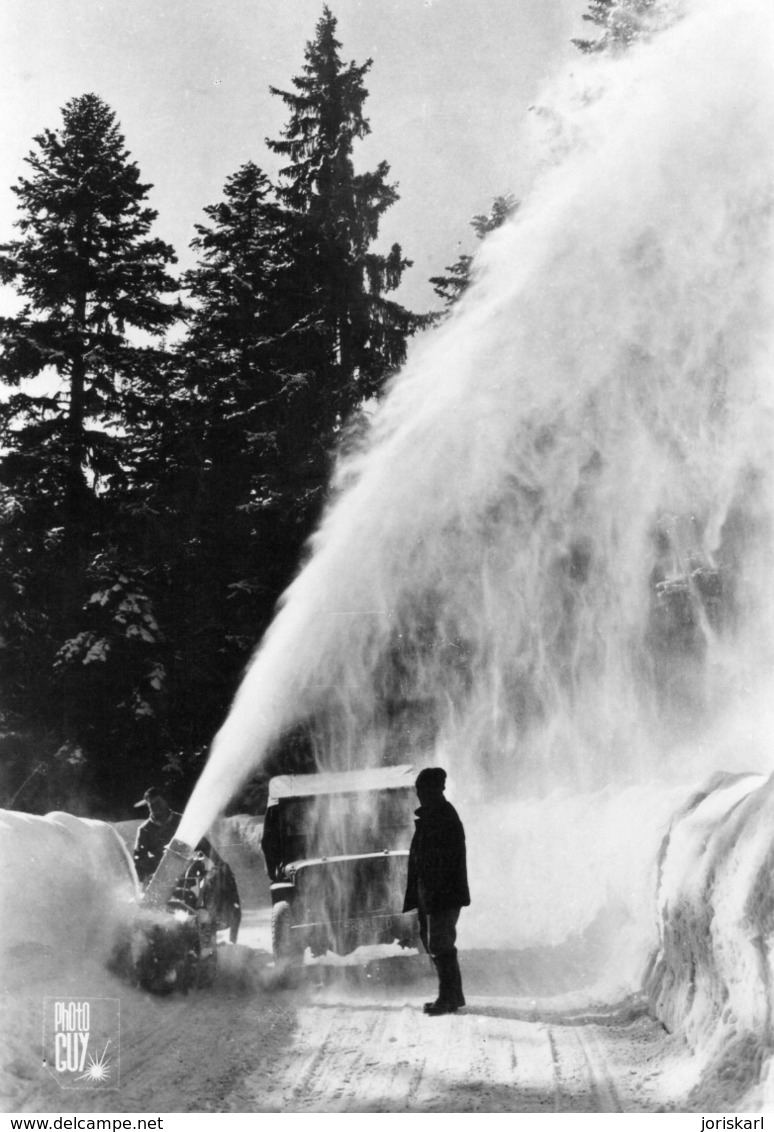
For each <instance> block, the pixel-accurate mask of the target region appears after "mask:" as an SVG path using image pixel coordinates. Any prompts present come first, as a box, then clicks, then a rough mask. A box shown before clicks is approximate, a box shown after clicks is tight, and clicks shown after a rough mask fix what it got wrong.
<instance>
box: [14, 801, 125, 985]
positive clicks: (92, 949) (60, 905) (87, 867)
mask: <svg viewBox="0 0 774 1132" xmlns="http://www.w3.org/2000/svg"><path fill="white" fill-rule="evenodd" d="M0 860H2V869H0V963H2V962H3V961H4V960H8V959H11V958H13V957H19V956H23V955H25V954H27V953H30V952H32V951H34V949H35V948H36V947H37V948H41V947H42V948H47V949H50V950H51V951H53V952H55V953H56V954H57V955H59V956H64V955H67V954H69V955H72V956H73V957H74V956H77V955H81V956H82V955H83V954H84V953H85V952H86V950H87V945H88V951H89V953H90V954H91V955H92V956H96V957H99V958H107V954H108V952H109V950H110V948H111V947H112V944H113V940H114V938H115V933H116V930H117V928H118V926H119V925H120V924H121V922H122V921H123V920H124V919H125V916H126V912H127V910H128V909H129V907H130V906H131V905H132V903H133V901H134V900H135V899H136V897H137V895H138V889H137V877H136V874H135V871H134V865H133V864H132V861H131V857H130V856H129V853H128V852H127V849H126V846H125V845H124V843H123V841H122V840H121V838H120V837H119V835H118V834H117V833H116V831H115V830H114V829H113V828H112V826H110V825H108V824H107V823H106V822H101V821H93V820H91V819H88V818H76V817H73V816H72V815H71V814H65V813H52V814H47V815H46V817H37V816H34V815H32V814H22V813H15V812H13V811H9V810H0Z"/></svg>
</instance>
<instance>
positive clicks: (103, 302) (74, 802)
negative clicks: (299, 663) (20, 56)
mask: <svg viewBox="0 0 774 1132" xmlns="http://www.w3.org/2000/svg"><path fill="white" fill-rule="evenodd" d="M651 4H652V0H651V2H650V3H647V2H646V0H639V5H638V4H637V3H635V4H634V8H635V9H637V10H639V8H643V9H648V8H650V7H651ZM621 7H622V5H620V4H615V5H614V4H611V3H610V2H608V0H594V2H593V3H592V4H591V6H590V14H589V16H587V17H586V18H588V19H590V20H591V21H592V22H593V23H595V24H597V25H598V26H600V27H602V28H603V39H604V38H605V37H607V38H608V39H609V38H610V37H612V38H613V39H614V40H615V41H616V43H618V41H619V40H620V39H621V37H622V36H623V33H622V32H621V33H620V34H619V32H618V31H617V30H616V29H618V28H619V23H620V21H619V22H618V23H617V22H616V19H617V18H618V17H617V16H615V14H616V13H618V12H620V9H621ZM623 7H624V8H626V7H632V5H631V4H629V5H623ZM614 16H615V18H614ZM336 26H337V25H336V19H335V18H334V16H333V15H332V13H331V12H330V11H329V10H328V9H327V8H325V9H324V10H323V15H322V17H321V19H320V20H319V22H318V24H317V27H316V31H315V36H314V39H313V40H311V41H310V42H309V43H308V44H307V46H306V51H305V59H304V65H303V68H302V72H301V74H299V75H297V76H296V77H294V78H293V79H292V81H291V84H290V86H291V89H289V90H277V89H274V88H272V93H273V94H275V95H276V96H277V97H278V98H280V99H281V100H282V101H283V103H284V104H285V107H286V109H287V120H286V125H285V128H284V130H283V131H282V135H281V137H280V138H279V139H275V140H267V142H266V144H267V146H268V148H269V150H270V151H272V152H273V153H274V154H276V155H278V156H279V157H280V159H281V162H282V166H281V171H280V173H279V175H278V177H277V178H276V179H274V180H272V179H271V178H270V177H269V176H268V175H267V174H266V173H265V172H264V171H263V170H262V169H261V167H260V166H259V165H257V164H254V163H253V162H248V163H247V164H245V165H244V166H243V167H242V168H240V169H238V170H236V172H234V173H233V174H232V175H231V176H230V177H228V179H227V181H226V183H225V185H224V188H223V193H222V199H221V200H220V201H219V202H217V203H215V204H212V205H210V206H209V207H206V208H204V217H205V219H204V221H203V222H202V223H201V224H199V225H197V228H196V237H195V239H194V241H193V245H192V247H193V250H194V251H195V253H196V260H197V262H196V266H195V267H194V268H193V269H192V270H190V271H188V272H186V273H185V274H184V275H183V276H182V278H178V277H176V276H175V275H174V274H172V268H173V266H174V264H175V262H176V257H175V253H174V249H173V248H171V247H170V246H169V245H168V244H166V243H164V242H163V241H161V240H159V239H157V238H155V237H154V236H153V233H152V229H153V224H154V221H155V220H156V213H155V212H154V211H153V210H152V209H151V208H150V207H149V206H148V204H147V200H148V194H149V191H150V188H151V186H150V185H147V184H144V183H143V182H142V180H141V175H140V170H139V169H138V168H137V166H136V164H135V163H134V162H133V161H132V159H131V155H130V153H129V151H128V150H127V148H126V146H125V141H124V138H123V136H122V134H121V132H120V127H119V125H118V123H117V120H116V117H115V114H114V113H113V111H112V110H111V109H110V108H109V107H108V106H107V105H106V104H105V103H104V102H103V101H102V100H101V99H100V98H99V97H98V96H96V95H95V94H85V95H83V96H81V97H77V98H74V99H72V100H71V101H70V102H68V103H67V105H66V106H65V107H64V108H63V111H62V123H61V125H60V127H59V128H58V129H55V130H46V131H44V133H42V134H41V135H39V136H37V137H36V138H35V139H34V146H35V148H34V149H33V150H32V152H31V153H30V154H29V156H28V158H27V163H28V165H29V170H30V172H29V175H28V176H27V177H24V178H22V179H21V180H20V181H19V183H18V184H17V185H16V186H14V187H13V189H12V191H13V192H14V193H15V195H16V197H17V201H18V207H19V218H18V220H17V222H16V228H17V231H18V238H16V239H14V240H12V241H11V242H8V243H6V244H5V245H3V246H2V247H0V282H3V283H5V284H7V285H10V287H12V288H13V289H14V290H15V292H16V294H17V296H18V297H19V301H20V306H19V310H18V313H16V314H15V315H13V316H9V317H4V318H1V319H0V336H1V338H2V343H1V345H2V351H1V352H0V393H2V399H0V539H1V543H0V546H1V555H2V556H1V558H0V688H2V702H1V703H0V806H6V807H12V808H17V809H27V810H33V811H45V810H49V809H54V808H68V809H73V810H75V811H76V812H81V813H82V812H89V813H98V814H102V815H104V816H123V815H124V814H125V813H126V807H127V803H128V801H130V800H134V799H135V798H137V797H139V796H140V794H141V793H142V790H143V789H144V787H145V786H146V785H147V784H148V783H149V782H155V783H157V784H159V785H162V786H165V787H167V788H169V789H170V792H171V795H172V796H173V798H174V799H175V800H176V801H182V800H183V799H184V797H185V795H186V794H187V792H188V791H189V790H190V787H191V785H192V783H193V781H194V780H195V778H196V777H197V775H198V773H199V771H200V769H201V765H202V761H203V759H204V757H205V754H206V750H207V747H208V745H209V742H210V740H211V738H212V735H213V733H214V732H215V730H216V729H217V727H218V726H219V724H220V723H221V721H222V719H223V717H224V715H225V712H226V710H227V708H228V704H229V701H230V699H231V696H232V695H233V692H234V690H235V688H236V686H237V683H238V681H239V677H240V674H241V672H242V670H243V668H244V666H245V664H246V662H247V660H248V658H249V656H250V654H251V652H252V650H253V648H254V647H255V645H256V642H258V641H259V639H260V637H261V635H262V633H263V632H264V630H265V629H266V627H267V625H268V624H269V622H270V620H271V618H272V615H273V612H274V609H275V605H276V602H277V599H278V597H279V596H280V594H281V593H282V592H283V591H284V589H285V588H286V586H287V585H288V583H289V582H290V581H291V580H292V577H293V575H294V574H295V572H296V571H297V569H298V567H299V563H300V561H301V559H302V556H303V550H304V546H305V543H306V541H307V539H308V537H309V535H310V533H311V531H312V530H313V528H314V526H315V524H316V522H317V520H318V518H319V516H320V513H321V509H322V507H323V505H324V502H325V493H326V485H327V483H328V481H329V477H330V472H331V469H332V463H333V461H334V459H335V453H336V451H337V449H338V448H339V447H340V446H341V444H342V442H343V441H344V440H346V438H347V436H348V435H350V434H351V432H353V431H355V432H356V431H357V430H358V424H359V421H361V420H362V419H364V410H365V408H366V407H367V406H368V404H369V403H373V400H374V399H377V398H378V397H379V395H380V392H381V390H382V389H383V387H384V385H385V382H386V380H387V378H388V377H389V376H390V374H392V373H393V372H394V371H395V370H396V369H397V368H398V367H400V365H401V364H402V362H403V361H404V358H405V355H406V349H407V343H408V340H409V338H410V337H411V335H412V334H414V333H415V332H416V331H417V330H418V329H419V328H420V327H422V326H423V325H426V324H427V323H428V322H430V321H433V320H434V319H435V318H437V317H438V316H421V315H418V314H416V313H413V312H411V311H409V310H407V309H405V308H404V307H403V306H401V305H400V303H398V302H396V301H395V299H394V298H391V295H392V293H393V292H395V291H396V289H397V288H398V287H399V285H400V283H401V279H402V277H403V274H404V272H405V271H406V269H407V268H408V267H409V266H410V261H409V260H407V259H406V258H405V256H404V254H403V252H402V250H401V248H400V246H399V245H397V244H395V245H394V246H393V247H392V248H391V249H390V250H389V251H388V252H386V253H380V252H377V251H376V250H375V248H374V245H375V243H376V241H377V238H378V234H379V225H380V220H381V218H382V216H383V214H384V213H385V212H386V211H387V210H388V209H389V208H390V207H391V205H393V204H394V203H395V202H396V200H397V199H398V194H397V191H396V188H395V186H394V185H393V184H391V183H390V180H389V173H390V170H389V166H388V164H387V163H386V162H382V163H381V164H379V165H378V166H377V168H376V169H374V170H372V171H369V172H365V173H359V172H357V171H356V168H355V164H354V161H353V153H354V151H355V149H356V144H357V142H358V141H359V140H360V139H362V138H364V137H365V136H366V135H367V134H368V133H369V123H368V119H367V118H366V117H365V115H364V103H365V101H366V99H367V90H366V87H365V79H366V76H367V74H368V71H369V69H370V66H371V62H370V60H369V61H367V62H366V63H364V64H363V65H360V66H358V65H356V64H355V63H349V64H346V63H344V62H343V60H342V57H341V54H340V50H341V44H340V43H339V42H338V41H337V39H336ZM627 27H629V25H627ZM628 34H629V33H628V32H627V35H628ZM599 42H601V41H599ZM579 46H580V47H581V49H582V50H585V51H588V50H597V49H600V48H599V47H598V46H597V41H594V42H590V41H582V42H579ZM601 46H602V47H604V46H607V43H606V42H604V43H601ZM516 207H517V205H516V202H515V200H514V198H513V197H511V196H503V197H499V198H497V199H496V200H495V202H494V204H493V206H492V210H491V212H490V213H489V214H488V215H485V216H479V217H475V218H474V220H473V222H472V223H473V227H474V230H475V233H476V235H477V236H478V237H479V238H482V237H483V236H484V235H485V234H486V233H487V232H488V231H491V230H492V229H493V228H495V227H497V226H499V224H501V223H503V222H504V220H505V219H507V217H508V216H509V215H510V214H511V213H512V212H513V211H514V210H515V208H516ZM471 264H472V260H471V257H470V256H462V257H461V258H460V260H458V262H457V263H456V264H454V265H452V266H451V267H449V268H447V273H448V274H447V275H445V276H438V277H436V278H434V279H433V280H432V282H433V283H434V285H435V288H436V292H437V294H438V295H439V297H440V298H442V299H443V302H444V308H445V310H446V309H448V308H449V307H450V306H451V305H452V304H453V303H454V302H455V301H456V300H457V299H458V298H459V296H460V295H461V294H462V292H463V291H464V290H465V288H466V287H467V286H468V284H469V282H470V278H471ZM30 379H38V380H36V381H31V380H30ZM304 757H305V756H304V751H303V749H302V748H300V747H297V746H296V747H294V746H293V745H292V744H289V745H288V747H287V748H286V749H285V750H284V751H283V752H280V753H279V759H280V760H281V761H282V760H284V765H286V766H292V765H296V766H302V765H304ZM241 801H242V804H245V802H246V801H249V799H245V798H243V799H242V800H241Z"/></svg>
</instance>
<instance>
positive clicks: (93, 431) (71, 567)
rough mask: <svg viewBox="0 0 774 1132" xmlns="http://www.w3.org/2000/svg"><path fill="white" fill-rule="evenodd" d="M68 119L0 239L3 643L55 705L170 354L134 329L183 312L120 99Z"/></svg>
mask: <svg viewBox="0 0 774 1132" xmlns="http://www.w3.org/2000/svg"><path fill="white" fill-rule="evenodd" d="M62 119H63V120H62V125H61V127H60V128H59V129H58V130H48V129H47V130H45V131H44V132H43V133H42V134H40V135H39V136H37V137H36V138H35V139H34V141H35V145H36V148H35V149H34V150H33V151H32V152H31V153H30V154H29V156H28V157H27V162H28V164H29V166H30V168H31V170H32V173H31V175H30V176H29V177H26V178H21V179H20V181H19V183H18V184H17V185H16V186H14V187H13V192H14V193H15V194H16V196H17V198H18V202H19V208H20V211H21V217H20V219H19V220H18V221H17V222H16V226H17V227H18V229H19V232H20V237H19V238H18V239H15V240H13V241H11V242H9V243H6V244H5V245H3V246H2V247H0V280H1V281H2V282H4V283H6V284H10V285H11V286H12V287H13V288H14V289H15V290H16V292H17V294H18V296H19V297H20V300H21V304H20V309H19V311H18V312H17V313H16V314H14V315H11V316H7V317H4V318H2V319H0V381H2V382H3V383H4V384H5V385H7V386H8V387H10V393H9V395H8V397H7V398H6V399H5V400H4V402H3V403H2V406H1V407H0V447H1V449H2V453H3V454H2V458H0V492H2V516H1V519H0V521H1V522H2V528H1V529H2V537H3V546H4V554H3V562H2V564H0V570H1V571H2V572H3V577H2V583H3V587H4V589H5V593H6V598H7V601H6V606H5V610H4V625H3V633H4V635H5V640H6V649H5V653H4V655H5V657H6V658H7V661H8V665H9V668H10V669H11V670H12V671H13V672H16V673H18V672H22V673H28V672H30V671H31V669H32V667H33V666H34V668H35V671H36V681H35V683H36V685H37V688H38V699H39V701H40V703H39V705H38V706H41V704H42V706H43V708H44V709H46V710H48V709H51V710H54V708H55V706H56V697H54V698H53V700H52V699H51V698H50V697H49V696H48V695H47V692H48V691H49V690H50V682H49V678H50V673H51V670H52V665H53V664H54V663H55V658H56V663H58V664H59V666H60V668H65V669H66V668H67V666H68V663H69V662H70V661H71V660H73V659H74V658H77V659H78V663H79V664H80V666H81V668H82V667H83V665H84V664H85V663H86V657H87V656H88V655H89V650H90V649H91V647H92V645H93V644H94V643H95V642H94V641H93V640H92V639H91V638H90V637H89V636H88V634H85V635H84V633H83V632H82V629H83V623H84V612H83V611H84V608H85V607H88V606H89V605H90V602H89V598H90V596H92V592H91V589H90V587H92V586H93V582H94V578H93V576H92V574H93V570H94V568H95V563H97V562H98V561H101V562H102V563H103V564H104V562H105V561H106V558H105V551H106V547H107V546H108V544H109V542H110V537H111V536H110V531H111V528H112V527H113V526H114V525H115V522H116V514H115V509H114V506H113V503H114V496H113V492H114V488H115V487H116V485H117V484H120V483H122V482H123V481H125V479H126V477H127V475H128V472H129V469H130V466H131V461H132V457H131V454H130V451H129V448H128V439H127V434H128V433H129V432H131V428H132V424H133V421H134V422H137V421H139V420H141V419H143V416H144V414H145V412H146V409H145V408H144V401H145V391H146V390H147V389H148V388H150V387H152V386H153V383H154V381H155V376H156V372H157V369H158V367H159V366H160V364H161V359H162V357H163V352H162V351H159V350H158V349H157V348H155V347H153V346H152V345H147V344H139V343H138V342H137V341H135V340H134V338H133V337H132V333H133V332H134V331H139V332H141V333H142V337H143V338H144V339H145V340H146V341H148V340H149V339H152V338H153V336H157V335H159V334H161V333H162V332H163V331H164V330H165V329H166V328H167V327H169V326H171V325H172V324H173V322H174V321H175V319H176V318H177V317H178V315H179V304H177V303H175V302H172V301H168V300H167V296H169V295H171V294H172V293H173V292H175V291H176V290H177V289H178V284H177V283H176V282H175V280H174V279H173V278H172V277H171V276H170V275H169V273H168V271H167V268H168V266H169V265H170V264H172V263H174V262H175V256H174V253H173V250H172V248H171V247H170V246H169V245H168V244H166V243H164V242H163V241H161V240H159V239H156V238H154V237H152V236H151V235H150V229H151V227H152V224H153V222H154V220H155V218H156V213H155V212H154V211H153V210H152V209H150V208H149V207H148V206H147V205H146V203H145V202H146V199H147V195H148V191H149V189H150V186H149V185H147V184H143V183H142V182H141V180H140V174H139V170H138V168H137V165H136V164H135V163H134V162H133V161H131V159H130V155H129V154H128V152H127V150H126V148H125V144H124V139H123V137H122V135H121V133H120V130H119V127H118V125H117V123H116V119H115V115H114V113H113V111H112V110H111V109H110V108H109V107H108V106H107V105H106V104H105V103H104V102H103V101H102V100H101V99H100V98H98V97H97V96H96V95H94V94H86V95H83V96H81V97H78V98H74V99H72V100H71V101H70V102H68V103H67V104H66V106H65V107H64V108H63V111H62ZM32 378H40V379H41V380H40V381H38V382H36V383H31V382H30V381H29V379H32ZM108 557H110V556H108ZM113 557H115V556H113ZM119 557H120V556H119ZM119 568H120V567H119V566H116V569H119ZM113 580H115V579H113ZM124 582H125V583H127V585H129V586H130V588H131V583H130V582H129V580H128V579H127V578H126V577H124ZM95 604H96V603H95ZM130 604H131V601H130ZM133 608H134V609H135V610H136V609H137V608H138V607H137V606H136V605H134V606H133ZM33 609H34V611H35V612H34V614H32V612H31V611H32V610H33ZM115 612H116V614H117V617H118V620H117V621H114V627H115V628H116V629H117V631H118V632H119V633H121V634H122V635H123V636H124V637H125V638H132V637H134V638H136V639H141V638H142V634H143V633H147V634H148V635H151V632H150V630H149V629H147V628H141V625H142V622H141V620H140V621H139V622H135V619H134V618H135V614H134V613H131V614H130V615H129V617H128V620H127V617H126V616H125V614H126V610H123V612H121V611H119V610H116V611H115ZM149 616H150V615H149ZM31 618H32V619H33V620H34V624H32V623H31V621H30V619H31ZM151 620H152V618H151ZM149 623H150V622H148V623H147V624H149ZM91 659H92V660H93V661H96V660H97V655H96V653H94V655H93V656H92V657H91ZM31 678H32V677H31V676H30V679H31ZM25 679H27V678H26V677H25ZM15 686H16V689H17V691H18V693H19V696H20V697H21V699H23V698H24V696H23V695H22V689H21V688H20V687H19V682H18V680H17V681H16V682H15ZM25 694H27V695H28V697H29V694H30V686H29V683H28V685H27V687H26V689H25ZM77 699H78V697H77V695H74V694H73V689H72V687H70V688H68V689H67V690H66V692H65V693H63V694H62V696H61V697H60V701H61V702H60V707H61V708H62V710H63V711H64V712H65V713H66V715H67V716H70V717H71V716H72V713H73V712H76V714H77V707H76V706H74V705H76V704H77ZM29 706H30V704H29V698H28V700H27V707H29ZM44 714H45V712H44ZM62 726H63V727H64V730H65V731H72V730H73V728H74V729H75V730H77V721H74V720H73V719H72V718H69V719H67V718H66V719H65V721H64V723H63V724H62Z"/></svg>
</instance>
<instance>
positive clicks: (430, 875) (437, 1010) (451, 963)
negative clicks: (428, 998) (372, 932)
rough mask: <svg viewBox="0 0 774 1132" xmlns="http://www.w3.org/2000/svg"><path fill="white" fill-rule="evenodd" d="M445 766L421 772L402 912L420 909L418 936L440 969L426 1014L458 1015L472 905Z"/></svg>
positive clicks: (461, 831) (461, 837)
mask: <svg viewBox="0 0 774 1132" xmlns="http://www.w3.org/2000/svg"><path fill="white" fill-rule="evenodd" d="M445 787H446V771H445V770H442V769H441V767H439V766H434V767H426V768H425V769H424V770H421V771H420V772H419V774H418V776H417V780H416V784H415V788H416V792H417V797H418V798H419V809H418V810H417V811H416V815H417V816H416V830H415V832H414V837H413V839H412V841H411V849H410V851H409V866H408V882H407V884H406V899H405V900H404V902H403V911H404V912H410V911H412V910H413V909H414V908H416V909H417V912H418V914H419V935H420V938H421V940H422V943H423V945H424V948H425V950H426V951H427V953H428V954H429V956H430V958H431V959H432V961H433V963H434V965H435V968H436V970H437V972H438V998H437V999H436V1001H435V1002H428V1003H425V1007H424V1011H425V1014H431V1015H436V1014H453V1013H454V1012H455V1011H456V1010H458V1009H459V1008H460V1007H461V1006H464V1005H465V997H464V995H463V993H462V977H461V975H460V967H459V962H458V961H457V948H456V946H455V944H456V941H457V921H458V919H459V916H460V910H461V909H462V908H465V907H467V906H468V905H469V904H470V892H469V890H468V873H467V862H466V857H465V830H464V829H463V827H462V822H461V821H460V819H459V817H458V815H457V811H456V810H455V808H454V806H452V804H451V803H450V802H448V801H447V800H446V798H445V797H444V793H443V792H444V789H445Z"/></svg>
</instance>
